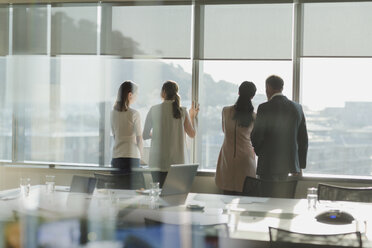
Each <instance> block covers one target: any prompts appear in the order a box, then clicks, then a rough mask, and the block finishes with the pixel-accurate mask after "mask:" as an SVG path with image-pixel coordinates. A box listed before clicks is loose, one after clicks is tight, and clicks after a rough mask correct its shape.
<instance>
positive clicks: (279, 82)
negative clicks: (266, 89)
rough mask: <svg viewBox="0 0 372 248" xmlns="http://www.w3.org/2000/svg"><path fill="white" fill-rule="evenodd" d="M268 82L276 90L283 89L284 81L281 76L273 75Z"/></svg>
mask: <svg viewBox="0 0 372 248" xmlns="http://www.w3.org/2000/svg"><path fill="white" fill-rule="evenodd" d="M266 84H267V85H269V86H270V87H271V88H272V89H274V90H282V89H283V85H284V81H283V79H282V78H281V77H279V76H276V75H271V76H270V77H268V78H267V79H266Z"/></svg>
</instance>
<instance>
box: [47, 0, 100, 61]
mask: <svg viewBox="0 0 372 248" xmlns="http://www.w3.org/2000/svg"><path fill="white" fill-rule="evenodd" d="M51 47H52V54H96V53H97V6H94V5H93V6H92V5H87V6H81V5H79V6H78V7H75V6H74V7H53V8H52V43H51Z"/></svg>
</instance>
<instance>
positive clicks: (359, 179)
mask: <svg viewBox="0 0 372 248" xmlns="http://www.w3.org/2000/svg"><path fill="white" fill-rule="evenodd" d="M0 167H6V168H22V169H56V170H84V171H118V169H116V168H111V167H98V166H89V165H87V166H84V165H72V164H50V163H11V162H0ZM215 174H216V171H215V170H205V169H204V170H203V169H202V170H198V172H197V176H200V177H214V176H215ZM299 180H300V181H309V182H310V181H317V182H324V183H327V182H330V181H332V183H333V182H337V183H372V176H347V175H327V174H311V173H304V175H303V176H302V177H301V178H300V179H299Z"/></svg>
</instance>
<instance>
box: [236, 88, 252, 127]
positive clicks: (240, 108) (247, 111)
mask: <svg viewBox="0 0 372 248" xmlns="http://www.w3.org/2000/svg"><path fill="white" fill-rule="evenodd" d="M255 94H256V86H255V85H254V83H252V82H248V81H244V82H243V83H242V84H241V85H240V87H239V97H238V100H237V101H236V103H235V106H234V107H235V114H234V117H233V119H234V120H237V121H238V125H239V126H242V127H249V126H250V125H251V123H252V122H253V110H254V107H253V104H252V100H251V98H253V96H254V95H255Z"/></svg>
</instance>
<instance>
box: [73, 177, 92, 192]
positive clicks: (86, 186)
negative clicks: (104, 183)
mask: <svg viewBox="0 0 372 248" xmlns="http://www.w3.org/2000/svg"><path fill="white" fill-rule="evenodd" d="M96 182H97V179H95V178H94V177H82V176H73V177H72V182H71V186H70V192H75V193H87V194H92V193H93V191H94V188H95V187H96Z"/></svg>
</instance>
